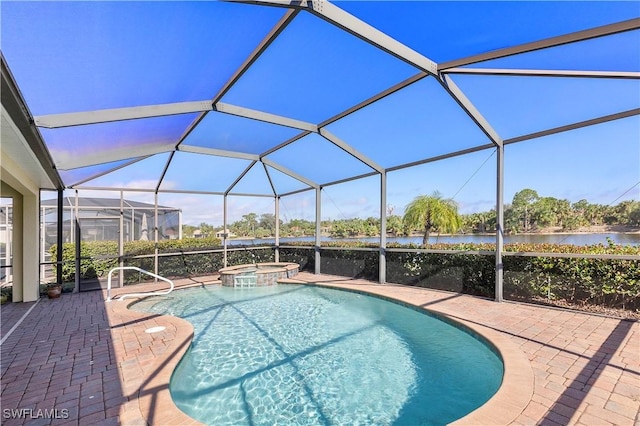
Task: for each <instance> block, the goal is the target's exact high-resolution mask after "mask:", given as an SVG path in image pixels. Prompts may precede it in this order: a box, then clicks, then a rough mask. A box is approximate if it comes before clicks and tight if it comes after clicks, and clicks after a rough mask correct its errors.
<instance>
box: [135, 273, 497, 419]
mask: <svg viewBox="0 0 640 426" xmlns="http://www.w3.org/2000/svg"><path fill="white" fill-rule="evenodd" d="M132 309H134V310H138V311H143V312H151V313H160V314H169V315H175V316H178V317H181V318H184V319H186V320H188V321H189V322H191V323H192V324H193V326H194V329H195V336H194V340H193V342H192V345H191V347H190V349H189V350H188V352H187V353H186V354H185V356H184V358H183V359H182V360H181V362H180V363H179V365H178V367H177V368H176V370H175V371H174V374H173V377H172V379H171V385H170V390H171V395H172V397H173V399H174V401H175V403H176V405H177V406H178V407H179V408H180V409H181V410H183V411H184V412H185V413H187V414H188V415H190V416H191V417H193V418H195V419H197V420H199V421H201V422H203V423H206V424H211V425H242V424H247V425H254V424H256V425H273V424H285V425H291V424H295V425H346V424H348V425H391V424H394V425H420V424H425V425H440V424H446V423H449V422H451V421H453V420H455V419H458V418H460V417H462V416H464V415H466V414H467V413H469V412H471V411H473V410H474V409H476V408H477V407H479V406H480V405H482V404H483V403H484V402H486V401H487V400H488V399H489V398H490V397H491V396H492V395H493V394H494V393H495V392H496V391H497V389H498V388H499V386H500V383H501V380H502V374H503V364H502V361H501V360H500V358H499V356H497V355H496V354H495V353H494V352H493V351H492V350H491V349H490V348H489V346H487V345H486V344H484V343H482V342H481V341H480V340H479V339H477V338H475V337H473V336H472V334H470V333H467V332H465V331H462V330H461V329H460V328H459V327H456V326H453V325H450V324H448V323H447V322H444V321H441V320H439V319H437V318H436V317H434V316H431V315H428V314H426V313H424V312H421V311H418V310H416V309H412V308H407V307H404V306H402V305H399V304H396V303H392V302H389V301H385V300H382V299H379V298H376V297H371V296H366V295H362V294H358V293H353V292H348V291H341V290H334V289H327V288H322V287H316V286H298V285H282V284H279V285H277V286H271V287H259V288H252V289H234V288H230V287H219V286H208V287H204V288H194V289H187V290H179V291H174V292H173V293H171V294H169V295H167V296H155V297H152V298H148V299H145V300H143V301H141V302H139V303H137V304H135V305H134V306H133V307H132Z"/></svg>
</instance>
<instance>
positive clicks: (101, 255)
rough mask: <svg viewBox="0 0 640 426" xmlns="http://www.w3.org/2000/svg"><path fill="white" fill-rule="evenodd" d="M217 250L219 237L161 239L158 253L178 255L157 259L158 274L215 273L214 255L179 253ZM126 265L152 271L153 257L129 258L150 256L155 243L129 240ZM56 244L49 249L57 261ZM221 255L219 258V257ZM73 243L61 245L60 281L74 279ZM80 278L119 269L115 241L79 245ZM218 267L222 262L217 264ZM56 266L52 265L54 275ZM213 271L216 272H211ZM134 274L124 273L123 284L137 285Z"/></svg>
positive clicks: (175, 275) (136, 276)
mask: <svg viewBox="0 0 640 426" xmlns="http://www.w3.org/2000/svg"><path fill="white" fill-rule="evenodd" d="M216 248H220V239H219V238H213V237H212V238H197V239H196V238H185V239H182V240H162V241H160V242H158V252H159V253H180V254H178V255H176V256H168V257H161V258H160V260H159V262H158V263H159V265H158V266H159V269H160V270H159V272H160V275H163V276H167V277H181V276H191V275H195V274H203V273H211V272H214V271H217V270H218V269H219V268H216V265H217V264H218V263H216V261H214V260H213V259H214V258H215V256H216V254H215V253H213V254H212V253H208V254H190V255H187V254H182V253H183V252H190V251H199V250H210V249H216ZM123 249H124V250H123V251H124V257H123V262H124V265H125V266H137V267H139V268H141V269H145V270H147V271H153V270H154V266H153V258H152V257H149V258H142V259H132V257H133V256H141V255H153V254H154V251H155V243H154V242H152V241H130V242H126V243H125V244H124V247H123ZM56 251H57V247H56V245H53V246H52V247H51V248H50V253H51V255H52V257H53V258H54V259H55V258H56ZM220 256H222V255H220ZM75 257H76V253H75V244H73V243H65V244H63V246H62V260H63V265H62V281H63V282H69V281H74V280H75ZM80 259H81V260H80V279H81V280H88V279H95V278H106V277H107V274H108V273H109V271H110V270H111V269H112V268H115V267H117V266H118V243H117V242H115V241H88V242H84V241H83V242H82V243H81V244H80ZM219 263H220V264H221V261H220V262H219ZM56 268H57V266H54V273H56ZM212 268H216V269H212ZM139 279H140V278H139V274H138V273H137V272H132V271H125V283H130V282H137V281H138V280H139Z"/></svg>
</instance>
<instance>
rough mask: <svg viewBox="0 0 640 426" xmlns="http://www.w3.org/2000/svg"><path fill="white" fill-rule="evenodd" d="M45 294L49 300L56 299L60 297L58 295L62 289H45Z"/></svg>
mask: <svg viewBox="0 0 640 426" xmlns="http://www.w3.org/2000/svg"><path fill="white" fill-rule="evenodd" d="M47 294H48V295H49V299H56V298H58V297H60V294H62V287H61V286H55V287H49V288H48V289H47Z"/></svg>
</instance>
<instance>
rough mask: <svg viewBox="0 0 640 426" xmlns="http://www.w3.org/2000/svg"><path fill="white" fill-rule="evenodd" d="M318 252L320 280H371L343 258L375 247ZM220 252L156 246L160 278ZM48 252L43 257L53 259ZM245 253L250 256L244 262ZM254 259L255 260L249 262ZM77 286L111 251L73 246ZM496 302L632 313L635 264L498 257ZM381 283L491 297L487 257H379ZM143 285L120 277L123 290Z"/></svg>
mask: <svg viewBox="0 0 640 426" xmlns="http://www.w3.org/2000/svg"><path fill="white" fill-rule="evenodd" d="M287 245H288V246H294V248H281V249H280V260H281V261H284V262H296V263H298V264H300V269H301V270H303V271H310V272H313V271H314V270H315V249H313V248H308V243H306V244H305V243H304V242H301V243H288V244H287ZM327 246H329V247H340V248H342V250H326V249H324V250H323V249H321V262H322V263H321V265H320V266H321V268H320V270H321V272H322V273H327V274H333V275H341V276H346V277H357V278H363V279H367V280H372V281H377V280H378V277H379V275H378V268H379V253H378V251H377V250H375V251H362V250H349V248H355V247H370V248H375V244H370V243H358V242H348V243H345V242H335V243H325V242H323V247H327ZM388 247H389V248H400V249H402V248H418V246H415V245H399V244H389V245H388ZM215 248H220V240H218V239H216V238H208V239H183V240H165V241H161V242H160V243H159V244H158V251H159V253H177V254H175V255H171V256H160V257H159V264H158V268H159V273H160V275H162V276H166V277H170V278H174V277H188V276H197V275H206V274H211V273H215V272H216V271H218V270H219V269H220V268H222V264H223V254H222V253H205V254H184V252H189V251H197V250H208V249H215ZM232 248H233V249H239V250H234V251H229V252H228V265H238V264H244V263H253V262H272V261H274V250H273V249H260V250H256V249H254V248H253V247H252V246H233V247H232ZM429 248H430V249H439V250H462V251H488V252H491V251H494V250H495V246H494V245H493V244H470V243H469V244H444V243H442V244H434V245H430V246H429ZM55 250H56V248H55V246H54V247H52V248H51V253H52V255H54V257H55ZM505 251H506V252H514V253H527V252H528V253H532V252H536V253H581V254H618V255H632V256H639V259H640V247H635V246H619V245H615V244H609V245H607V246H604V245H592V246H574V245H558V244H506V245H505ZM124 252H125V256H124V264H125V266H138V267H140V268H142V269H146V270H149V271H153V268H154V266H153V258H152V257H149V258H142V259H132V258H131V257H132V256H136V255H148V254H153V252H154V243H153V242H148V241H134V242H130V243H125V247H124ZM252 253H253V254H252ZM254 256H255V257H254ZM81 257H82V260H81V273H82V276H81V278H82V279H91V278H96V277H97V278H101V277H106V275H107V273H108V271H109V270H110V269H111V268H113V267H116V266H117V265H118V259H117V243H115V242H112V241H96V242H85V243H82V245H81ZM74 259H75V251H74V246H73V244H65V245H64V247H63V260H64V261H65V263H64V265H63V280H64V281H73V280H74V278H75V262H74ZM503 263H504V296H505V298H507V299H516V300H541V299H545V300H549V299H550V300H563V301H567V302H571V303H574V304H575V303H577V304H580V303H584V304H596V305H602V306H606V307H613V308H623V309H629V310H638V309H640V260H612V259H584V258H560V257H532V256H518V255H505V256H504V257H503ZM386 264H387V272H386V278H387V281H388V282H391V283H398V284H406V285H415V286H423V287H429V288H435V289H442V290H448V291H455V292H460V293H467V294H473V295H480V296H486V297H493V296H494V294H495V291H494V285H495V256H494V255H493V254H490V255H475V254H465V253H445V254H440V253H414V252H390V251H388V252H387V253H386ZM142 278H144V277H140V276H139V274H138V273H136V272H131V271H126V273H125V283H131V282H137V281H139V280H140V279H142Z"/></svg>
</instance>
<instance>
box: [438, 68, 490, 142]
mask: <svg viewBox="0 0 640 426" xmlns="http://www.w3.org/2000/svg"><path fill="white" fill-rule="evenodd" d="M437 80H438V82H439V83H440V84H441V85H442V87H443V88H444V89H445V90H446V91H447V92H448V93H449V95H451V97H453V99H454V100H455V101H456V102H457V103H458V105H460V107H461V108H462V109H463V110H464V112H466V113H467V115H468V116H469V118H471V119H472V120H473V121H474V122H475V123H476V125H477V126H478V127H480V130H482V131H483V132H484V134H485V135H487V137H488V138H489V140H491V142H493V143H494V144H496V145H498V146H501V145H502V138H501V137H500V135H498V132H496V131H495V130H494V128H493V127H492V126H491V124H489V122H488V121H487V120H486V119H485V118H484V117H483V116H482V114H480V111H478V110H477V109H476V107H475V106H474V105H473V103H472V102H471V101H470V100H469V99H468V98H467V96H466V95H465V94H464V92H463V91H462V90H460V88H459V87H458V86H457V85H456V84H455V83H454V82H453V80H451V78H449V77H448V76H446V75H442V76H441V77H440V78H437Z"/></svg>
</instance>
